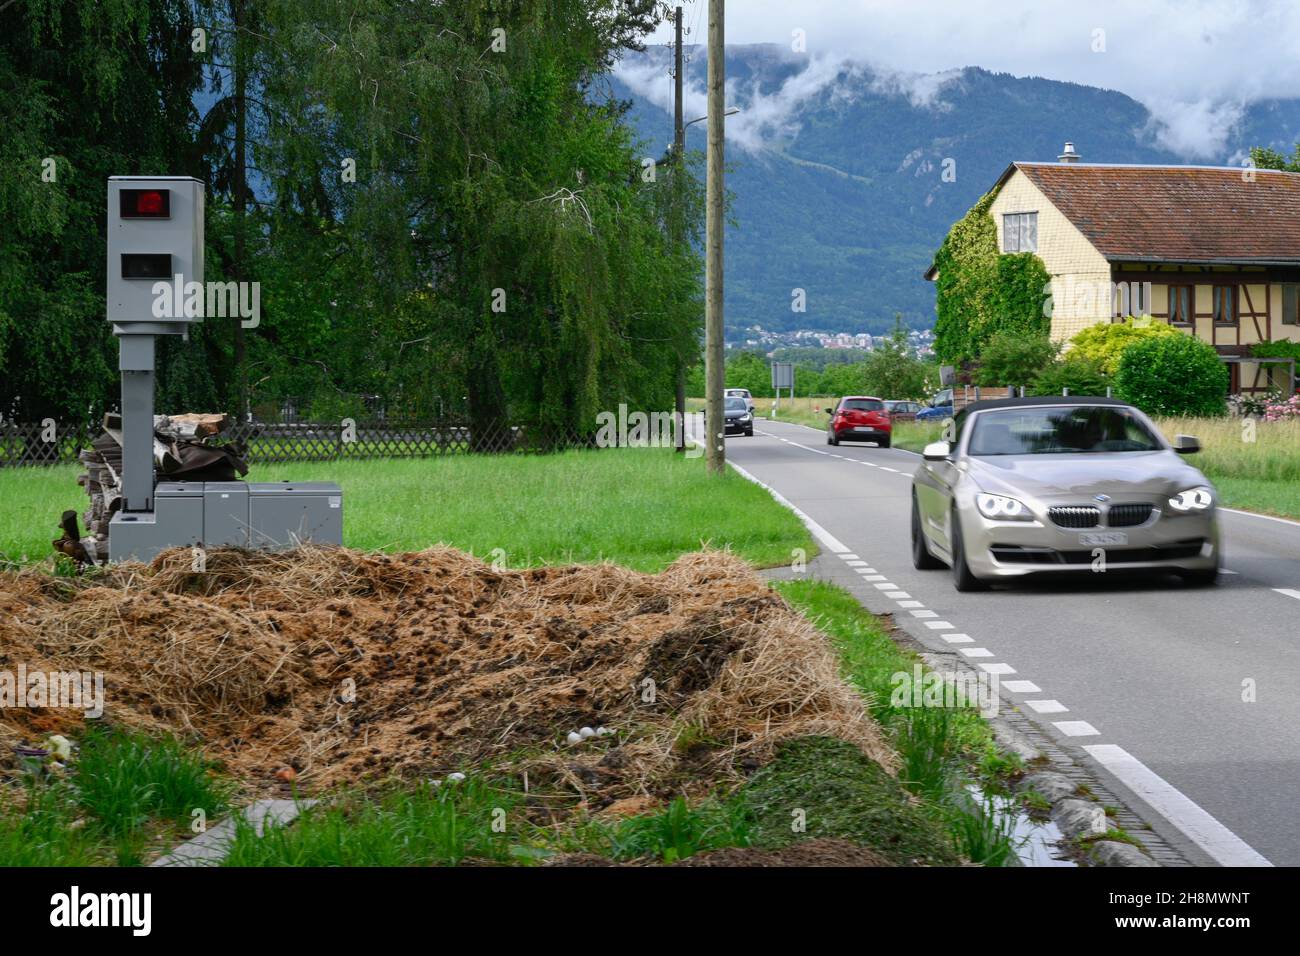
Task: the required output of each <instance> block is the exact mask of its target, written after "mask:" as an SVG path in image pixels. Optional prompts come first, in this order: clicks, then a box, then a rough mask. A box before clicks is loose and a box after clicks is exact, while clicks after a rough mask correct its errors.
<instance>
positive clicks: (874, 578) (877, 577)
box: [862, 574, 886, 581]
mask: <svg viewBox="0 0 1300 956" xmlns="http://www.w3.org/2000/svg"><path fill="white" fill-rule="evenodd" d="M862 580H864V581H884V580H886V577H885V575H883V574H868V575H867V576H866V577H864V578H863V579H862Z"/></svg>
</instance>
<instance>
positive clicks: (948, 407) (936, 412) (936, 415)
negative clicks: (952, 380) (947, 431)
mask: <svg viewBox="0 0 1300 956" xmlns="http://www.w3.org/2000/svg"><path fill="white" fill-rule="evenodd" d="M951 417H952V389H950V388H945V389H944V390H943V391H942V392H940V393H939V394H938V395H936V396H934V398H932V399H931V400H930V404H929V405H928V406H926V407H924V408H922V409H921V410H920V411H919V412H917V413H916V420H917V421H918V422H928V421H933V420H935V419H938V420H939V421H942V420H943V419H945V418H951Z"/></svg>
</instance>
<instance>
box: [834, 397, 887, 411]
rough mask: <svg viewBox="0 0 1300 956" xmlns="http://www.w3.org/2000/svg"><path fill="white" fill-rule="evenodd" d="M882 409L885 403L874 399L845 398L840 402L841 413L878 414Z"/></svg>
mask: <svg viewBox="0 0 1300 956" xmlns="http://www.w3.org/2000/svg"><path fill="white" fill-rule="evenodd" d="M884 408H885V403H884V402H882V401H879V400H878V399H874V398H846V399H844V401H842V402H840V410H841V411H849V410H852V411H855V412H880V411H884Z"/></svg>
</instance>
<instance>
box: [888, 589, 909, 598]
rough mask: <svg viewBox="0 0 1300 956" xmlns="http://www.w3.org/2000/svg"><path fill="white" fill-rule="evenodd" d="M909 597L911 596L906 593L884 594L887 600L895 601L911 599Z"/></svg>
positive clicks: (893, 592)
mask: <svg viewBox="0 0 1300 956" xmlns="http://www.w3.org/2000/svg"><path fill="white" fill-rule="evenodd" d="M911 596H912V595H910V594H908V593H907V592H906V591H886V592H885V597H887V598H894V599H895V600H897V599H898V598H909V597H911Z"/></svg>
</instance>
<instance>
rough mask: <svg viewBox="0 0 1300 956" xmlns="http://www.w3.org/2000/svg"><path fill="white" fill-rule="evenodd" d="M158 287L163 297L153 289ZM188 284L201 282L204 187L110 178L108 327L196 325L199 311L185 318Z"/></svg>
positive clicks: (192, 182) (170, 180) (188, 181)
mask: <svg viewBox="0 0 1300 956" xmlns="http://www.w3.org/2000/svg"><path fill="white" fill-rule="evenodd" d="M178 275H179V276H180V277H181V279H180V283H181V285H180V288H179V289H177V288H176V276H178ZM162 282H165V283H167V291H166V292H160V291H159V290H158V289H155V286H156V285H157V284H158V283H162ZM189 282H197V283H200V284H201V283H202V282H203V183H202V182H201V181H199V180H197V179H192V178H191V177H189V176H113V177H110V178H109V180H108V286H107V292H108V321H110V322H113V323H122V322H130V323H140V322H146V323H147V322H197V321H199V320H200V319H201V318H202V312H201V311H200V312H199V313H198V314H193V310H192V309H191V310H189V311H190V312H191V314H188V315H187V314H186V311H187V310H186V307H185V305H186V301H187V298H188V297H187V296H186V293H185V288H184V286H185V284H186V283H189ZM160 296H161V297H162V298H160ZM200 297H201V298H202V293H200ZM190 301H193V300H190ZM178 313H179V314H178ZM151 367H152V366H151Z"/></svg>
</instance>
